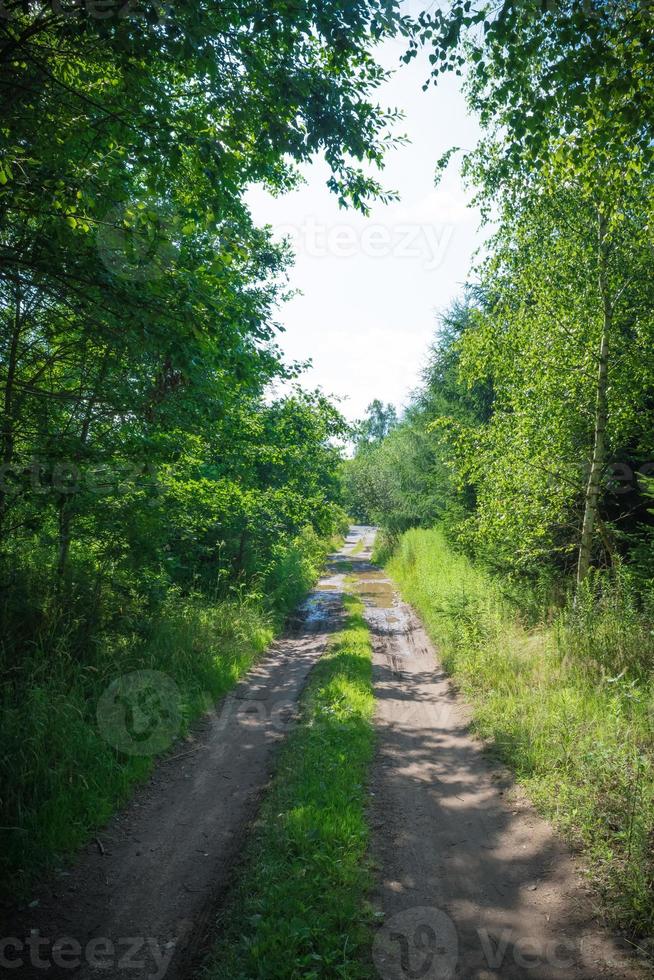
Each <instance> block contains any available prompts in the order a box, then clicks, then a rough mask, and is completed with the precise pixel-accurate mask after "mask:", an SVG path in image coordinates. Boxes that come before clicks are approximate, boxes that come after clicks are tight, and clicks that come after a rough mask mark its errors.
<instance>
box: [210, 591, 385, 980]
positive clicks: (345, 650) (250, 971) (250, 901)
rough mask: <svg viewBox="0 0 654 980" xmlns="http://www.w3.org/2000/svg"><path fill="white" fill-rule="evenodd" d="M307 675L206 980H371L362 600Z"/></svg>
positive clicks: (367, 651) (368, 681) (368, 729)
mask: <svg viewBox="0 0 654 980" xmlns="http://www.w3.org/2000/svg"><path fill="white" fill-rule="evenodd" d="M345 607H346V621H345V623H344V626H343V629H342V630H341V631H340V632H338V633H337V634H335V636H334V637H333V639H332V640H331V642H330V645H329V649H328V651H327V653H326V654H325V655H324V656H323V657H322V659H321V660H320V662H319V663H318V665H317V666H316V667H315V669H314V670H313V672H312V674H311V678H310V681H309V684H308V686H307V689H306V691H305V694H304V696H303V699H302V711H301V718H300V721H299V724H298V727H297V728H296V729H295V731H294V732H293V733H292V735H291V736H290V737H289V740H288V742H287V744H286V745H285V747H284V749H283V750H282V755H281V758H280V762H279V766H278V770H277V773H276V776H275V779H274V781H273V785H272V788H271V791H270V793H269V795H268V796H267V798H266V800H265V802H264V805H263V808H262V811H261V814H260V818H259V821H258V823H257V826H256V828H255V831H254V834H253V838H252V840H251V842H250V845H249V850H248V854H247V856H246V860H245V865H244V868H243V872H242V875H241V877H240V879H239V881H238V883H237V885H236V886H235V891H234V893H233V895H232V900H231V902H230V904H229V907H228V908H227V910H226V911H225V913H224V915H223V916H222V917H221V919H220V921H219V922H218V930H217V931H218V935H219V937H220V938H219V943H218V945H217V946H216V948H215V949H214V950H213V952H212V954H211V955H210V958H209V960H208V962H207V965H206V967H205V969H204V971H203V973H202V976H203V978H204V980H218V978H221V980H227V978H229V980H245V978H247V980H251V978H252V977H259V978H271V980H273V978H275V980H283V978H289V980H291V978H300V977H302V978H303V980H313V978H318V977H342V978H344V980H345V978H347V980H356V978H363V977H368V976H369V975H370V974H369V968H368V966H367V962H366V960H365V959H364V955H363V954H364V952H365V951H367V950H368V948H369V943H370V931H369V919H368V916H369V912H368V910H367V908H366V901H365V896H366V893H367V891H368V889H369V887H370V870H369V867H368V865H367V861H366V850H367V843H368V828H367V825H366V821H365V805H366V792H365V784H366V773H367V769H368V765H369V763H370V761H371V758H372V752H373V738H374V735H373V728H372V714H373V709H374V697H373V691H372V668H371V647H370V640H369V635H368V630H367V628H366V625H365V623H364V621H363V617H362V611H363V610H362V605H361V603H360V602H359V600H358V599H355V598H352V597H346V600H345Z"/></svg>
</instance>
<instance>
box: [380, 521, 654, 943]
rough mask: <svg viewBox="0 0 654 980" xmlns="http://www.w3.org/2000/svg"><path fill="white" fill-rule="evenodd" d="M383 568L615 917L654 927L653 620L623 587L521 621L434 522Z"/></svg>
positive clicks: (494, 744)
mask: <svg viewBox="0 0 654 980" xmlns="http://www.w3.org/2000/svg"><path fill="white" fill-rule="evenodd" d="M387 567H388V571H389V573H390V574H391V575H392V577H393V578H394V579H395V580H396V581H397V583H398V584H399V586H400V589H401V591H402V594H403V595H404V597H405V598H406V599H407V600H408V601H409V602H410V603H412V604H413V605H414V606H415V607H416V609H417V610H418V611H419V612H420V614H421V616H422V618H423V621H424V623H425V625H426V627H427V629H428V631H429V633H430V634H431V636H432V638H433V639H434V640H435V642H436V643H437V644H438V646H439V650H440V653H441V656H442V658H443V661H444V664H445V666H446V668H447V670H448V671H449V672H450V673H451V674H452V675H453V676H454V678H455V680H456V681H457V683H458V685H459V686H460V688H461V689H462V691H463V693H464V695H465V697H466V698H467V699H468V701H469V702H470V703H471V705H472V706H473V709H474V724H475V726H476V730H477V731H478V733H479V734H480V735H481V736H482V737H483V738H485V739H487V740H489V745H490V747H491V748H492V750H493V751H494V752H496V753H497V754H498V755H499V756H500V757H501V758H502V760H503V761H505V762H506V763H508V764H509V765H510V766H511V767H512V768H513V770H514V771H515V772H516V774H517V776H518V778H519V780H520V781H521V783H522V784H523V786H525V788H526V790H527V792H528V794H529V795H530V797H531V799H532V800H533V801H534V802H535V804H536V805H537V806H538V808H539V809H540V810H541V812H542V813H544V814H545V815H546V816H548V817H550V818H551V819H552V820H553V821H554V822H555V823H556V824H557V825H558V827H559V828H560V829H562V830H563V832H564V833H565V834H566V835H567V837H568V839H569V840H570V841H571V842H572V843H573V844H574V845H576V846H577V847H579V848H580V849H581V850H582V851H583V852H584V853H585V855H586V857H587V858H588V859H589V861H588V867H589V875H590V877H591V878H592V880H593V882H594V884H595V885H596V886H597V888H598V889H599V891H600V892H601V895H602V897H603V900H604V906H605V908H606V910H607V912H608V913H609V915H610V918H611V919H612V921H613V922H614V923H616V924H618V925H621V926H623V927H624V928H626V929H628V930H629V931H630V932H631V933H632V934H633V935H640V936H648V935H649V936H651V935H652V934H653V932H654V846H653V845H654V742H653V738H652V723H653V721H654V698H653V695H654V685H653V682H652V673H651V665H652V634H651V629H650V628H649V627H648V625H647V624H646V623H645V622H644V621H643V620H642V619H641V620H639V619H638V617H637V615H636V614H635V611H634V610H633V609H632V608H631V607H630V606H629V603H628V601H627V600H626V599H625V598H624V597H622V598H620V596H619V595H618V594H617V593H616V592H615V591H614V592H612V593H610V594H608V593H607V595H605V596H604V599H603V600H602V601H598V600H597V597H595V599H594V600H593V601H591V599H590V598H589V597H586V599H585V600H583V601H581V602H579V603H578V604H577V607H576V609H575V610H572V609H569V610H567V611H564V612H561V613H559V614H558V615H557V616H556V617H555V618H554V619H553V621H551V622H550V623H549V624H548V625H540V626H537V627H535V628H531V629H527V628H525V627H524V626H523V625H522V619H521V616H520V610H519V609H518V607H517V606H516V605H515V604H514V603H512V602H511V601H510V600H509V599H508V598H507V596H506V593H505V591H504V590H503V588H502V584H501V583H499V582H498V581H497V580H496V579H493V578H492V577H490V576H489V575H488V574H486V573H485V572H483V571H482V570H480V569H477V568H475V567H474V566H472V565H471V564H470V562H469V561H468V560H467V559H465V558H464V557H462V556H460V555H457V554H455V553H454V552H453V551H452V550H451V548H450V547H449V546H448V544H447V543H446V541H445V539H444V537H443V536H442V534H441V533H440V532H439V531H438V530H430V531H424V530H423V531H409V532H408V533H407V534H405V535H404V536H403V537H402V539H401V540H400V541H399V543H398V545H397V548H396V551H395V554H394V556H393V557H392V558H391V559H390V561H389V563H388V566H387ZM648 662H649V670H648V669H647V667H646V666H644V665H646V664H647V663H648Z"/></svg>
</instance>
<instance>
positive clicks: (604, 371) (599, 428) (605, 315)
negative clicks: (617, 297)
mask: <svg viewBox="0 0 654 980" xmlns="http://www.w3.org/2000/svg"><path fill="white" fill-rule="evenodd" d="M599 256H600V263H599V264H600V271H599V289H600V295H601V298H602V337H601V340H600V349H599V367H598V374H597V398H596V403H595V435H594V439H593V452H592V455H591V459H590V472H589V475H588V485H587V487H586V500H585V505H584V519H583V524H582V528H581V541H580V543H579V560H578V563H577V587H579V586H580V585H581V583H582V582H583V581H584V579H585V578H586V575H587V574H588V570H589V568H590V561H591V557H592V550H593V534H594V530H595V526H596V524H597V516H598V515H597V505H598V501H599V493H600V480H601V478H602V472H603V471H604V467H605V465H606V426H607V421H608V384H609V338H610V336H611V327H612V322H613V308H612V304H611V299H610V295H609V283H608V254H607V244H606V219H605V218H604V217H600V222H599Z"/></svg>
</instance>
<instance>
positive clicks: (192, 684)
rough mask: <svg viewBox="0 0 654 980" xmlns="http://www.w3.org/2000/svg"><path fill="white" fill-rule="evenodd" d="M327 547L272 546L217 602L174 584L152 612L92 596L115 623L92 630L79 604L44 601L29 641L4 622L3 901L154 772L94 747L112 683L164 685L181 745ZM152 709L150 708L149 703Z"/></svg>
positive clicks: (74, 845)
mask: <svg viewBox="0 0 654 980" xmlns="http://www.w3.org/2000/svg"><path fill="white" fill-rule="evenodd" d="M326 550H327V548H326V545H325V544H324V543H321V542H320V541H318V539H317V538H316V537H315V535H314V534H313V533H312V532H306V533H304V534H303V535H301V536H300V537H298V538H297V539H296V540H295V541H294V542H293V543H292V544H290V545H289V544H287V545H286V547H285V548H284V549H281V548H280V549H279V556H278V560H277V562H276V563H271V566H270V567H269V568H268V569H266V570H265V574H264V575H262V577H261V578H260V579H259V581H258V582H257V581H253V582H251V583H250V584H249V585H248V586H247V587H246V586H238V587H237V586H233V587H231V588H230V589H229V590H228V591H226V592H225V593H223V594H221V595H218V594H215V595H214V597H213V598H211V597H210V596H209V595H207V594H206V593H201V592H182V591H181V590H180V589H179V588H174V587H170V588H168V589H167V591H166V592H165V594H164V595H163V596H162V597H160V598H158V599H157V601H156V602H155V603H153V602H152V599H151V597H150V598H149V600H148V598H146V597H145V596H144V595H143V594H141V593H138V592H136V591H135V592H132V593H129V592H127V591H126V590H125V591H123V592H122V593H119V592H118V590H117V589H116V587H115V585H114V587H113V591H112V592H111V593H110V594H109V595H108V596H107V595H104V596H103V597H102V602H103V603H104V605H105V606H108V607H110V612H111V616H106V615H104V624H103V626H102V628H100V627H97V628H96V629H95V630H94V631H92V632H90V633H89V631H88V622H89V615H88V604H87V600H88V597H87V596H85V595H84V594H81V595H80V596H78V598H77V601H76V602H74V601H72V600H71V601H69V603H68V605H67V607H66V610H65V613H62V612H61V611H56V607H55V604H54V603H53V606H52V608H51V609H48V608H40V609H39V611H38V616H36V615H35V622H34V623H33V624H32V631H31V634H30V633H27V627H28V626H29V624H24V623H23V622H22V621H18V620H17V621H16V627H15V629H14V630H12V628H11V622H12V621H11V610H7V609H4V610H3V611H2V612H3V620H4V622H5V624H8V628H7V629H6V630H5V632H4V635H3V640H2V646H1V647H0V785H1V786H2V789H1V790H0V794H1V799H0V809H1V811H2V816H1V819H0V825H1V826H0V837H1V839H2V846H1V848H0V881H1V882H2V886H0V898H2V899H3V901H4V902H7V903H8V902H9V901H11V902H14V901H15V900H16V899H19V900H20V899H21V898H23V897H24V896H25V895H26V894H28V892H29V887H30V884H31V883H32V881H33V880H34V877H35V876H36V875H37V874H39V873H41V872H43V871H44V870H47V869H48V868H51V867H56V866H58V865H61V863H62V862H64V861H65V860H66V859H67V858H69V857H70V856H71V855H72V854H73V853H74V852H75V851H76V849H78V848H79V847H80V846H81V845H83V844H84V843H85V842H86V841H87V840H88V839H89V838H90V836H91V835H92V832H93V830H94V828H97V827H99V826H101V825H102V824H103V823H105V822H106V820H107V819H108V818H109V817H110V816H111V814H112V813H113V812H114V811H115V810H116V808H117V807H118V806H120V805H121V804H122V803H124V802H125V801H126V800H127V799H128V798H129V796H130V794H131V792H132V790H133V786H134V784H135V783H136V782H138V781H140V780H142V779H144V778H145V777H146V776H147V775H148V773H149V772H150V771H151V769H152V765H153V757H152V756H151V755H138V754H126V753H125V752H124V751H121V750H120V749H118V748H116V747H114V746H112V745H111V744H109V743H108V741H107V740H106V739H105V738H104V737H103V734H102V731H101V726H99V723H98V717H97V709H98V704H99V703H100V701H101V698H102V695H103V694H104V692H106V691H107V689H108V688H109V686H110V685H111V684H112V682H115V681H116V680H117V679H118V678H124V677H125V676H126V675H130V674H131V673H132V672H133V671H139V670H154V671H157V672H159V674H163V675H165V676H166V678H168V679H169V681H170V682H172V690H173V691H174V692H175V697H176V701H177V703H176V705H175V709H176V716H177V719H178V725H177V731H176V733H175V735H176V737H183V736H184V734H185V733H186V731H187V729H188V726H189V724H190V723H191V722H192V721H193V719H195V718H197V717H198V716H199V715H200V714H202V713H203V712H204V711H206V710H207V709H208V708H210V707H211V705H212V704H213V703H214V702H215V701H216V699H217V698H219V697H220V696H221V695H223V694H224V693H225V692H226V691H227V690H228V689H229V688H230V687H231V686H232V685H233V684H234V683H235V682H236V680H237V679H238V678H239V677H240V676H241V675H242V674H243V673H244V672H245V671H246V670H247V669H248V668H249V667H250V666H251V664H252V663H253V661H254V660H255V659H256V658H257V656H259V655H260V654H261V653H262V652H263V651H264V650H265V648H266V647H267V646H268V644H269V643H270V641H271V640H272V638H273V636H274V634H275V633H276V632H277V631H278V630H279V629H280V627H281V626H282V624H283V621H284V618H285V615H286V614H287V613H288V612H289V611H290V610H291V609H292V608H294V607H295V605H296V604H297V602H298V601H299V600H300V599H301V598H302V597H303V595H304V594H306V592H307V590H308V589H309V588H310V586H311V585H312V584H313V582H314V581H315V579H316V577H317V574H318V571H319V568H320V566H321V564H322V562H323V560H324V557H325V554H326ZM34 594H38V593H34ZM80 624H84V627H85V628H84V629H81V628H80ZM19 629H20V630H23V631H24V634H25V635H23V636H21V637H20V641H21V642H20V646H19V644H18V642H17V640H16V632H17V631H18V630H19ZM12 641H13V642H12ZM18 651H20V656H18ZM154 693H155V695H156V691H155V692H154ZM144 708H145V715H144V719H142V722H143V724H147V720H148V719H147V714H148V707H147V705H145V706H144ZM150 710H154V711H155V713H156V711H157V710H160V709H158V707H157V704H156V703H154V704H153V705H152V706H151V709H150ZM155 721H156V719H155ZM132 723H133V724H138V720H137V722H133V721H132ZM126 724H127V721H126Z"/></svg>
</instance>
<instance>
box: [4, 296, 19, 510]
mask: <svg viewBox="0 0 654 980" xmlns="http://www.w3.org/2000/svg"><path fill="white" fill-rule="evenodd" d="M22 329H23V320H22V309H21V292H20V284H17V285H16V293H15V307H14V325H13V331H12V335H11V343H10V346H9V356H8V359H7V380H6V382H5V391H4V399H3V405H2V415H3V418H2V450H1V452H0V462H1V464H2V478H1V480H0V529H1V528H2V525H3V523H4V517H5V512H6V509H7V494H6V492H5V490H4V486H5V481H6V479H7V476H8V470H9V467H10V465H11V462H12V460H13V458H14V383H15V379H16V368H17V364H18V343H19V341H20V335H21V331H22Z"/></svg>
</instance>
